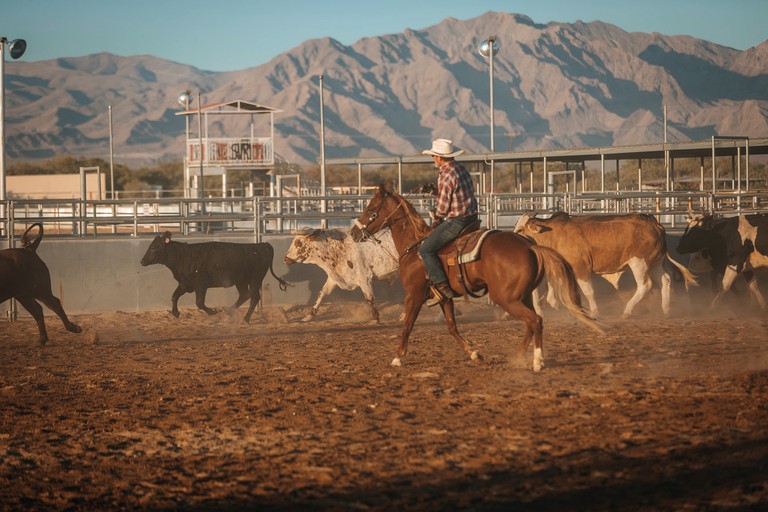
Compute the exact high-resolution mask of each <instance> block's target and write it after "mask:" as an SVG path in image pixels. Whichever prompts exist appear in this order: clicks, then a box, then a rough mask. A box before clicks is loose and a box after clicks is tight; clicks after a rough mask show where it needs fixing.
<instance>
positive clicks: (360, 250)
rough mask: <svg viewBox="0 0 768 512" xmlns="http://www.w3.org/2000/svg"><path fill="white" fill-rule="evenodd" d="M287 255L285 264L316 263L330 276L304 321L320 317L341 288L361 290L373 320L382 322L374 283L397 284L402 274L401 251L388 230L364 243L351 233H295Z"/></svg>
mask: <svg viewBox="0 0 768 512" xmlns="http://www.w3.org/2000/svg"><path fill="white" fill-rule="evenodd" d="M295 234H296V237H295V238H294V239H293V242H291V246H290V247H289V248H288V251H287V252H286V254H285V258H284V261H285V264H286V265H292V264H293V263H312V264H315V265H317V266H318V267H320V268H322V269H323V270H324V271H325V273H326V274H327V276H328V279H327V280H326V281H325V284H324V285H323V288H322V289H321V290H320V293H318V295H317V300H316V301H315V304H314V305H313V306H312V308H311V310H310V312H309V313H308V314H307V315H306V316H305V317H304V318H302V321H303V322H307V321H309V320H312V318H314V317H315V316H316V315H317V311H318V309H319V308H320V303H321V302H322V301H323V299H324V298H325V296H326V295H328V294H330V293H331V292H332V291H333V290H334V289H335V288H336V287H337V286H338V287H339V288H341V289H343V290H354V289H355V288H360V289H361V290H362V292H363V296H364V297H365V300H366V301H368V304H369V305H370V306H371V314H372V317H373V320H375V321H377V322H378V321H379V310H378V309H377V308H376V304H375V302H374V297H373V280H374V279H376V280H380V281H388V282H392V281H394V280H395V279H396V278H397V276H398V275H399V272H400V267H399V265H398V261H397V249H395V244H394V243H393V242H392V234H391V233H390V232H389V230H385V231H383V232H381V233H380V234H378V235H377V237H376V238H370V239H367V240H366V241H363V242H359V243H358V242H355V241H354V240H353V239H352V237H351V236H349V231H344V230H339V229H330V230H323V229H315V230H308V231H306V232H301V233H295Z"/></svg>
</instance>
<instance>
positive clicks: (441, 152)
mask: <svg viewBox="0 0 768 512" xmlns="http://www.w3.org/2000/svg"><path fill="white" fill-rule="evenodd" d="M463 152H464V150H463V149H458V148H456V150H455V151H454V147H453V141H451V140H448V139H435V140H433V141H432V149H425V150H424V151H422V152H421V154H422V155H432V156H442V157H445V158H453V157H454V156H459V155H460V154H462V153H463Z"/></svg>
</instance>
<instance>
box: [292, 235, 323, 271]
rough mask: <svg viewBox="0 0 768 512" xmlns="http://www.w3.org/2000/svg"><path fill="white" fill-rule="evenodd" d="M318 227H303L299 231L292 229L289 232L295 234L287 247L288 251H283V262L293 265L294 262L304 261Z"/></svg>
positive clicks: (308, 253) (308, 254)
mask: <svg viewBox="0 0 768 512" xmlns="http://www.w3.org/2000/svg"><path fill="white" fill-rule="evenodd" d="M319 232H320V230H319V229H314V230H313V229H309V228H307V229H303V230H300V231H292V232H291V234H293V235H295V236H294V238H293V241H292V242H291V246H290V247H288V251H286V253H285V257H284V258H283V262H284V263H285V264H286V265H293V264H294V263H304V262H305V261H307V258H309V256H310V250H311V245H312V242H313V241H314V240H315V239H316V237H317V234H318V233H319Z"/></svg>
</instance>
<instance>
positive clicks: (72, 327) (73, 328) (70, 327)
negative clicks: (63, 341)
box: [67, 324, 83, 333]
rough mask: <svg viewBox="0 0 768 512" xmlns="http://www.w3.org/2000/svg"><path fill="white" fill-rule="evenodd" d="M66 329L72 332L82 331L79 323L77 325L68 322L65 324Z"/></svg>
mask: <svg viewBox="0 0 768 512" xmlns="http://www.w3.org/2000/svg"><path fill="white" fill-rule="evenodd" d="M67 330H68V331H69V332H74V333H79V332H83V328H82V327H80V326H79V325H77V324H69V325H68V326H67Z"/></svg>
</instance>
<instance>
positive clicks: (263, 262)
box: [141, 231, 288, 322]
mask: <svg viewBox="0 0 768 512" xmlns="http://www.w3.org/2000/svg"><path fill="white" fill-rule="evenodd" d="M274 255H275V250H274V249H273V248H272V246H271V245H270V244H268V243H266V242H262V243H258V244H238V243H232V242H203V243H199V244H185V243H181V242H176V241H173V240H171V233H170V232H168V231H166V232H165V233H164V234H163V235H162V236H160V235H157V236H156V237H155V239H154V240H152V243H151V244H150V245H149V248H147V252H146V254H144V257H143V258H142V259H141V265H142V266H145V267H146V266H147V265H153V264H158V263H159V264H161V265H165V266H166V267H168V268H169V269H170V271H171V273H173V277H174V278H175V279H176V281H177V282H178V283H179V286H177V287H176V290H174V292H173V295H172V296H171V313H172V314H173V316H175V317H176V318H178V317H179V306H178V303H179V297H181V296H182V295H184V294H185V293H192V292H194V293H195V304H196V305H197V307H198V308H199V309H202V310H203V311H205V312H206V313H208V314H209V315H213V314H214V313H216V311H215V310H213V309H211V308H209V307H207V306H206V305H205V294H206V292H207V291H208V288H216V287H222V288H229V287H230V286H234V287H236V288H237V292H238V294H239V295H238V298H237V301H236V302H235V304H234V305H233V306H232V307H231V308H230V309H232V310H234V309H237V308H238V307H240V306H241V305H242V304H243V303H244V302H245V301H246V300H248V299H250V303H249V304H248V311H247V312H246V313H245V317H243V319H244V320H245V321H246V322H248V321H249V320H250V319H251V314H253V310H254V309H255V308H256V304H258V303H259V300H261V283H262V281H263V280H264V277H265V276H266V275H267V271H269V272H271V273H272V277H274V278H275V279H277V281H278V283H279V284H280V289H281V290H285V289H286V287H287V285H288V283H286V282H285V281H283V280H282V279H280V278H279V277H277V276H276V275H275V272H274V271H273V270H272V259H273V257H274Z"/></svg>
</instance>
